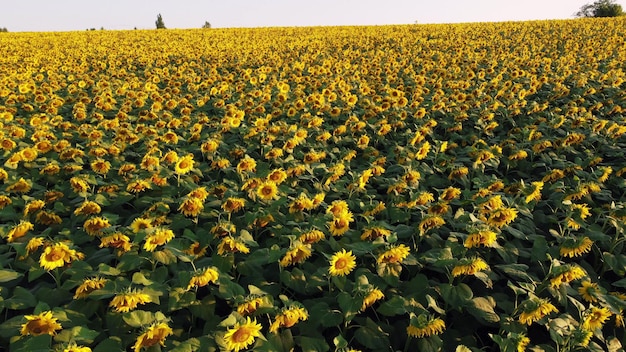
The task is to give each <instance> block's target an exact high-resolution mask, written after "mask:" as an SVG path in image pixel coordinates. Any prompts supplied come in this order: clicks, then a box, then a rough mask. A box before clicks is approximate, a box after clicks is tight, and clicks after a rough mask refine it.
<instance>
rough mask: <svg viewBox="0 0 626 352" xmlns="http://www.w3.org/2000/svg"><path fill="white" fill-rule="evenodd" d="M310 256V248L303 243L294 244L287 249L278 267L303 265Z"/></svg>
mask: <svg viewBox="0 0 626 352" xmlns="http://www.w3.org/2000/svg"><path fill="white" fill-rule="evenodd" d="M310 256H311V246H310V245H307V244H303V243H298V244H296V245H295V246H294V247H293V248H291V249H289V250H288V251H287V253H285V256H283V258H282V259H281V260H280V266H282V267H286V266H290V265H294V264H300V263H303V262H304V261H305V260H307V258H309V257H310Z"/></svg>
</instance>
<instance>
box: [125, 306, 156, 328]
mask: <svg viewBox="0 0 626 352" xmlns="http://www.w3.org/2000/svg"><path fill="white" fill-rule="evenodd" d="M123 319H124V322H125V323H126V324H128V325H130V326H132V327H134V328H138V327H141V326H147V325H150V324H151V323H152V322H153V321H154V313H152V312H147V311H143V310H134V311H132V312H128V313H124V315H123Z"/></svg>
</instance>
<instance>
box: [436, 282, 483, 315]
mask: <svg viewBox="0 0 626 352" xmlns="http://www.w3.org/2000/svg"><path fill="white" fill-rule="evenodd" d="M439 292H440V293H441V298H443V300H444V301H446V303H448V304H449V305H450V307H451V308H452V309H461V308H462V307H464V306H465V305H467V304H468V302H469V301H470V300H471V299H472V297H473V296H474V293H473V292H472V289H471V288H470V287H469V286H467V285H466V284H464V283H460V284H458V285H457V286H454V285H450V284H442V285H440V286H439Z"/></svg>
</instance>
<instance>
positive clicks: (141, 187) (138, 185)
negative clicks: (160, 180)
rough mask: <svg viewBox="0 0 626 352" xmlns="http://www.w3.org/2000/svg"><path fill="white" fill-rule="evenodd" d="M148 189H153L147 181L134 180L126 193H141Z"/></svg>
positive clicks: (127, 187)
mask: <svg viewBox="0 0 626 352" xmlns="http://www.w3.org/2000/svg"><path fill="white" fill-rule="evenodd" d="M147 189H151V186H150V182H148V181H146V180H138V179H137V180H133V181H131V182H129V183H128V185H126V192H129V193H135V194H137V193H141V192H143V191H145V190H147Z"/></svg>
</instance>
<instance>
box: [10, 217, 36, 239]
mask: <svg viewBox="0 0 626 352" xmlns="http://www.w3.org/2000/svg"><path fill="white" fill-rule="evenodd" d="M33 228H34V225H33V224H32V223H31V222H30V221H24V220H21V221H20V223H19V224H17V225H15V226H13V227H12V228H11V229H10V230H9V233H8V235H7V242H13V241H15V240H16V239H18V238H20V237H24V236H25V235H26V233H27V232H28V231H30V230H32V229H33Z"/></svg>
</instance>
